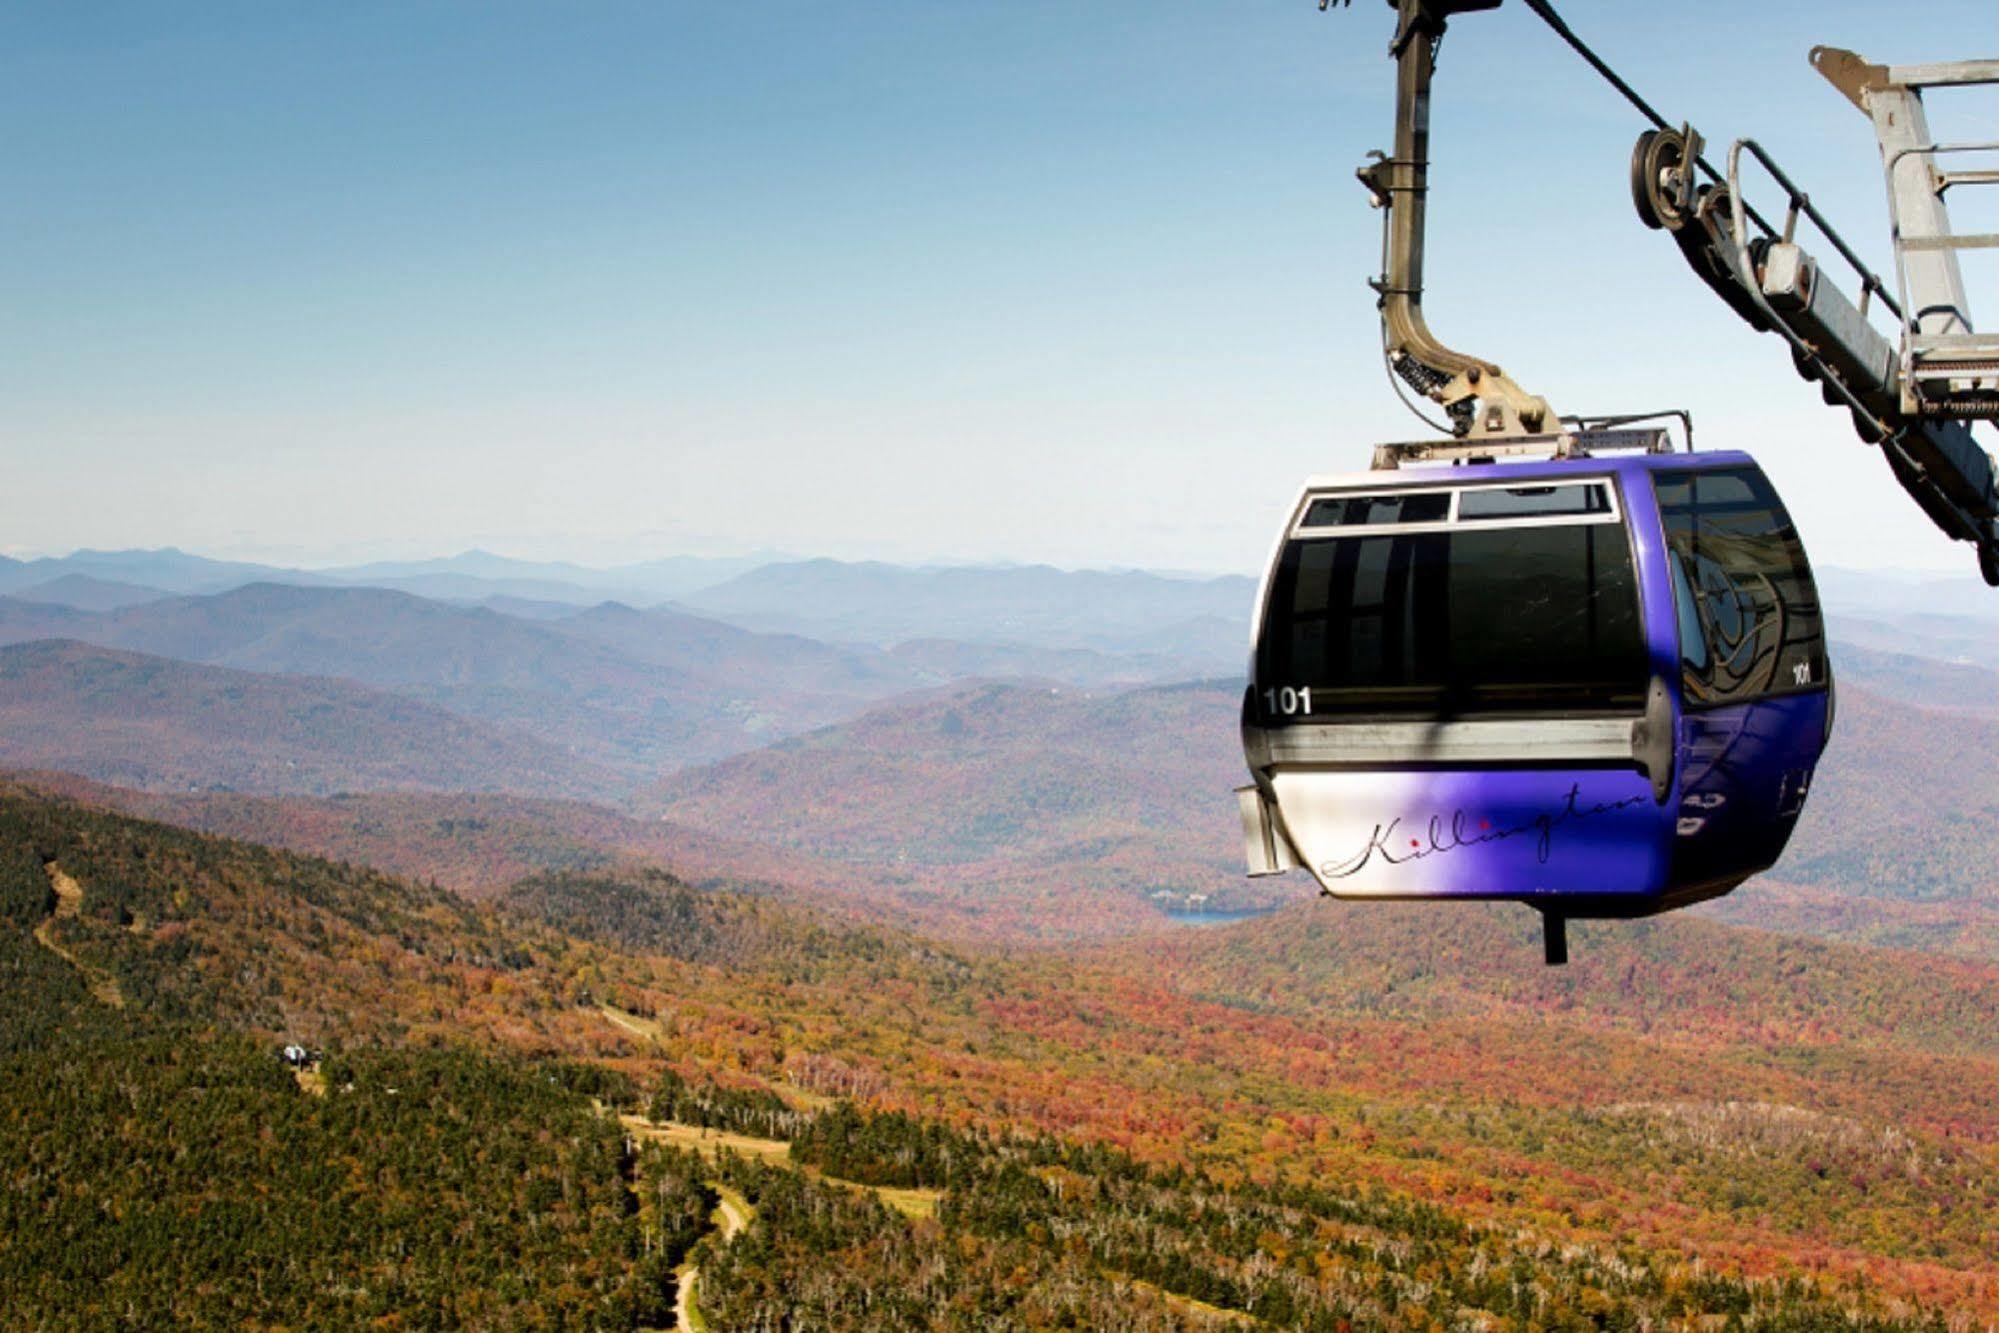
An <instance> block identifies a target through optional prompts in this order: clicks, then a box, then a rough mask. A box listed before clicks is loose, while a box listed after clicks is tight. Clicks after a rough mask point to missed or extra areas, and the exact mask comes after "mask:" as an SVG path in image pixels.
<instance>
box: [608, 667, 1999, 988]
mask: <svg viewBox="0 0 1999 1333" xmlns="http://www.w3.org/2000/svg"><path fill="white" fill-rule="evenodd" d="M1239 701H1240V691H1239V687H1237V686H1234V685H1232V684H1222V683H1219V682H1216V683H1210V684H1205V685H1193V686H1183V687H1174V688H1167V689H1143V690H1133V691H1129V692H1126V693H1122V694H1110V695H1098V694H1091V693H1087V692H1075V691H1064V692H1051V691H1049V690H1045V689H1042V690H1034V689H1027V688H1021V687H1011V686H991V687H987V688H984V689H981V690H979V691H977V692H975V693H971V694H963V695H957V696H952V697H947V698H937V699H930V700H923V701H918V702H913V703H912V702H896V703H891V704H888V705H885V706H884V707H882V708H879V709H876V710H874V711H872V712H870V713H868V714H865V715H863V716H862V717H860V718H857V719H855V720H854V721H851V722H847V723H843V724H840V725H838V726H835V727H832V728H829V729H826V730H823V731H819V732H813V733H810V734H808V735H804V736H799V737H795V738H792V739H791V740H788V741H785V742H782V743H780V744H778V745H774V746H771V747H767V748H765V749H763V750H758V751H754V752H751V753H748V754H743V755H738V756H734V757H732V758H730V759H728V760H724V761H721V762H719V763H716V764H712V765H708V766H705V767H701V768H696V769H690V770H685V771H683V772H680V773H676V774H674V775H672V776H670V777H669V778H667V779H666V780H664V781H663V782H662V783H660V784H659V785H658V786H656V787H655V788H654V789H652V791H651V792H649V793H647V794H646V795H645V796H644V797H642V798H640V799H639V801H638V805H639V808H640V809H642V810H645V811H647V812H649V813H653V814H658V815H661V816H664V817H666V818H668V819H670V820H672V821H674V822H676V823H682V824H687V825H691V826H693V827H696V828H703V829H708V830H710V831H711V832H717V833H724V832H726V833H727V834H729V835H730V836H735V837H742V838H749V839H754V840H762V841H767V842H770V843H773V844H775V845H777V846H781V847H784V848H787V849H789V850H792V851H796V852H799V853H802V854H805V855H808V856H811V857H815V858H823V859H832V860H839V861H845V862H847V863H849V864H852V865H856V866H864V867H868V868H871V869H873V870H875V871H877V872H879V873H881V874H883V875H893V876H896V877H898V878H906V879H909V880H911V881H920V882H922V883H923V884H924V885H925V886H926V888H927V889H928V890H929V891H930V892H931V893H934V894H935V895H938V900H939V901H947V902H948V901H956V902H958V903H961V904H963V905H964V906H965V908H966V909H967V910H974V909H975V908H982V910H985V911H994V910H998V909H1000V908H1001V907H1002V906H1004V907H1005V908H1006V909H1007V910H1009V911H1013V912H1018V913H1021V914H1024V916H1023V920H1032V921H1034V922H1035V923H1037V924H1036V926H1035V927H1033V928H1037V929H1042V930H1048V931H1052V932H1054V933H1057V934H1067V933H1075V932H1086V933H1087V932H1095V931H1103V930H1110V931H1118V930H1129V929H1132V928H1134V927H1135V926H1138V925H1140V924H1142V923H1143V922H1145V921H1147V920H1156V919H1157V914H1156V910H1155V909H1154V907H1153V905H1152V896H1153V895H1164V897H1162V898H1159V899H1157V900H1156V901H1159V902H1164V903H1167V904H1169V905H1179V904H1184V903H1185V901H1186V899H1187V898H1188V896H1189V895H1194V894H1202V895H1206V896H1207V904H1206V905H1207V906H1210V907H1253V906H1266V905H1270V904H1272V903H1275V902H1280V901H1286V900H1290V899H1295V898H1297V897H1301V896H1306V895H1309V894H1310V893H1311V892H1312V891H1313V890H1312V888H1311V886H1310V885H1309V884H1308V883H1307V882H1306V881H1304V879H1303V878H1302V876H1300V875H1298V874H1293V875H1289V876H1285V877H1283V878H1280V879H1276V880H1261V881H1248V880H1245V879H1244V878H1243V876H1242V871H1241V867H1240V865H1239V863H1238V862H1237V861H1236V856H1237V855H1238V839H1239V836H1240V834H1239V832H1238V829H1237V826H1236V816H1235V812H1234V809H1233V806H1232V804H1231V802H1230V800H1229V795H1228V793H1229V789H1230V788H1232V787H1234V786H1236V785H1237V784H1238V783H1239V782H1240V781H1241V780H1242V779H1241V777H1240V774H1241V763H1242V760H1241V754H1240V750H1239V748H1238V743H1237V740H1236V731H1235V721H1236V713H1237V709H1238V706H1239ZM1995 756H1999V722H1994V721H1987V720H1985V719H1983V718H1978V717H1970V716H1964V715H1961V714H1957V713H1952V712H1946V711H1939V710H1935V709H1924V708H1918V707H1913V706H1910V705H1908V704H1905V703H1899V702H1896V701H1893V700H1889V699H1884V698H1882V697H1880V696H1878V695H1875V694H1871V693H1870V692H1868V691H1867V690H1865V689H1862V688H1860V687H1859V686H1857V685H1855V684H1853V683H1852V682H1851V679H1850V677H1842V684H1841V693H1840V716H1839V721H1838V724H1837V730H1836V735H1835V738H1834V742H1833V745H1832V747H1831V749H1830V750H1829V752H1828V754H1827V756H1826V759H1825V761H1824V763H1823V765H1822V766H1821V769H1820V775H1819V778H1818V780H1817V781H1816V782H1815V783H1814V787H1813V794H1812V799H1811V802H1810V804H1809V805H1808V806H1807V808H1806V812H1805V816H1804V819H1803V820H1802V821H1801V823H1800V826H1799V829H1798V832H1797V835H1796V836H1795V838H1794V839H1793V841H1792V844H1791V849H1790V851H1789V852H1788V854H1787V855H1786V857H1785V858H1784V860H1783V861H1782V862H1781V863H1780V864H1779V865H1778V867H1777V868H1776V869H1775V870H1774V871H1773V872H1772V874H1771V876H1770V877H1769V878H1770V880H1772V881H1774V882H1776V883H1781V884H1784V885H1787V886H1790V888H1791V890H1792V892H1790V893H1788V894H1786V895H1772V896H1771V897H1769V898H1767V899H1763V898H1761V897H1760V896H1759V894H1760V885H1761V884H1762V883H1763V881H1760V880H1759V881H1753V882H1751V883H1750V884H1749V885H1746V886H1744V887H1743V888H1742V889H1739V890H1737V892H1736V893H1735V894H1734V895H1733V896H1732V897H1731V898H1730V899H1729V900H1728V901H1727V902H1726V903H1725V904H1723V905H1718V906H1717V907H1715V908H1713V909H1711V910H1713V911H1716V912H1720V913H1724V914H1726V916H1727V918H1728V919H1730V920H1736V921H1743V922H1748V923H1753V924H1760V925H1766V926H1770V927H1773V928H1785V929H1799V930H1805V931H1807V932H1811V931H1827V930H1830V931H1832V932H1833V933H1835V934H1840V935H1845V934H1846V931H1847V930H1848V929H1849V928H1850V929H1851V930H1852V931H1853V932H1854V933H1852V934H1851V935H1850V936H1847V937H1850V938H1854V939H1874V940H1878V941H1881V942H1892V943H1899V944H1908V945H1915V946H1920V947H1929V948H1942V949H1944V950H1951V951H1956V950H1962V951H1967V952H1972V953H1979V954H1983V955H1984V956H1988V957H1991V956H1995V955H1994V954H1992V953H1991V952H1990V949H1991V943H1992V941H1993V939H1994V935H1993V933H1992V925H1993V923H1994V918H1995V917H1999V872H1995V870H1994V869H1993V867H1994V865H1995V863H1999V818H1995V814H1994V812H1995V811H1999V758H1995ZM1800 890H1803V891H1814V892H1818V893H1829V894H1832V895H1835V896H1836V897H1837V898H1838V899H1840V900H1843V901H1846V902H1850V903H1859V902H1865V903H1868V904H1871V906H1870V907H1869V908H1868V909H1867V910H1866V911H1865V912H1862V913H1861V914H1860V915H1858V916H1854V917H1850V918H1846V919H1844V920H1842V918H1840V917H1838V916H1836V915H1829V914H1828V913H1826V912H1825V911H1823V910H1818V909H1813V908H1810V907H1807V906H1804V905H1802V904H1801V903H1800V901H1799V899H1798V898H1797V896H1796V891H1800ZM1943 900H1949V901H1950V902H1953V903H1963V904H1965V909H1964V911H1963V912H1962V913H1961V914H1960V916H1959V920H1960V921H1961V923H1962V930H1961V931H1960V930H1948V929H1943V928H1942V926H1943V924H1944V923H1941V922H1939V921H1938V920H1937V915H1938V914H1937V913H1935V912H1925V911H1920V910H1910V911H1907V912H1903V911H1902V910H1901V909H1900V908H1899V907H1898V904H1916V903H1923V902H1940V901H1943ZM1897 922H1901V923H1902V924H1903V925H1905V926H1906V933H1898V931H1899V930H1900V927H1898V926H1897V925H1896V923H1897Z"/></svg>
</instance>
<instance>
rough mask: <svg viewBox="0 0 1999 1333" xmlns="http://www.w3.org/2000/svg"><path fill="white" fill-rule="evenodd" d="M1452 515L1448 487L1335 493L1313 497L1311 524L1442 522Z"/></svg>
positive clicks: (1308, 515) (1309, 511) (1308, 519)
mask: <svg viewBox="0 0 1999 1333" xmlns="http://www.w3.org/2000/svg"><path fill="white" fill-rule="evenodd" d="M1450 516H1451V497H1450V493H1449V492H1448V491H1419V492H1416V493H1415V494H1410V493H1408V492H1406V491H1405V492H1400V493H1394V494H1389V495H1334V496H1329V497H1327V498H1326V499H1323V500H1314V501H1312V504H1311V507H1310V508H1308V509H1307V510H1306V511H1305V526H1306V527H1308V528H1351V527H1362V526H1372V525H1375V524H1386V523H1442V522H1443V521H1444V520H1445V519H1447V518H1449V517H1450Z"/></svg>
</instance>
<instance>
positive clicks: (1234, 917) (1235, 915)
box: [1166, 907, 1277, 926]
mask: <svg viewBox="0 0 1999 1333" xmlns="http://www.w3.org/2000/svg"><path fill="white" fill-rule="evenodd" d="M1276 910H1277V909H1276V908H1274V907H1250V908H1244V909H1242V910H1239V911H1234V912H1210V911H1207V910H1205V909H1201V910H1194V911H1175V910H1173V909H1172V908H1170V907H1169V908H1167V909H1166V919H1167V920H1168V921H1171V922H1172V923H1173V924H1174V925H1176V926H1226V925H1228V924H1229V923H1230V922H1232V921H1248V920H1249V919H1250V918H1252V917H1259V916H1269V915H1270V914H1271V913H1272V912H1274V911H1276Z"/></svg>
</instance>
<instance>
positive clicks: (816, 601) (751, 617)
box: [680, 560, 1256, 674]
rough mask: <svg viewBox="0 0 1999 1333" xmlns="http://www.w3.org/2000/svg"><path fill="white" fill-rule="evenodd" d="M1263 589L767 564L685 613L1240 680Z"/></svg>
mask: <svg viewBox="0 0 1999 1333" xmlns="http://www.w3.org/2000/svg"><path fill="white" fill-rule="evenodd" d="M1255 596H1256V582H1255V580H1253V579H1248V578H1243V577H1239V576H1227V577H1222V578H1212V579H1188V578H1169V577H1166V576H1164V575H1159V574H1148V573H1142V572H1138V571H1103V570H1086V571H1079V572H1072V571H1065V570H1059V569H1053V568H1050V567H1049V566H1046V565H1028V566H1019V567H1009V568H933V569H912V568H909V567H906V566H901V565H884V564H873V563H864V564H848V563H843V562H841V561H837V560H808V561H802V562H797V563H792V564H781V565H765V566H764V567H762V568H760V569H755V570H751V571H750V572H749V573H746V574H743V575H740V576H739V577H737V578H734V579H731V580H729V581H728V582H727V583H721V584H717V585H715V586H713V587H710V588H705V589H703V590H701V591H699V592H694V593H690V594H688V595H687V596H685V597H683V598H681V599H680V600H681V602H682V603H683V604H684V605H686V606H688V607H691V608H693V609H694V610H696V611H699V612H701V613H703V614H706V615H714V616H720V617H722V618H724V619H727V620H731V621H734V622H735V623H737V624H740V625H747V626H750V627H752V628H756V629H766V630H788V631H791V632H793V633H798V634H809V635H812V636H813V637H815V638H821V639H845V640H857V641H861V642H867V643H880V644H893V643H900V642H902V641H904V640H907V639H918V638H945V639H959V640H964V641H966V642H970V643H1027V644H1034V645H1037V646H1041V647H1049V648H1081V649H1089V650H1092V651H1097V652H1118V653H1153V654H1159V655H1162V656H1167V657H1172V658H1174V659H1177V660H1179V661H1180V662H1181V663H1183V665H1185V666H1187V667H1190V668H1193V669H1194V670H1196V671H1197V672H1200V673H1202V674H1216V673H1220V672H1235V671H1240V670H1241V669H1242V664H1243V660H1244V659H1245V657H1246V656H1247V654H1248V651H1249V639H1248V636H1249V616H1250V607H1251V603H1252V602H1253V601H1254V600H1255Z"/></svg>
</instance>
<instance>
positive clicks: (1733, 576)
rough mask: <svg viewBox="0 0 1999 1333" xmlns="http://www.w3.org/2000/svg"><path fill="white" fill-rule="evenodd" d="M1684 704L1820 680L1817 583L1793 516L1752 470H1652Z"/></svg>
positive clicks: (1730, 699) (1814, 684) (1735, 699)
mask: <svg viewBox="0 0 1999 1333" xmlns="http://www.w3.org/2000/svg"><path fill="white" fill-rule="evenodd" d="M1655 486H1656V489H1657V491H1658V495H1659V513H1660V517H1661V518H1663V519H1664V521H1665V525H1666V545H1667V548H1668V550H1669V552H1670V554H1671V558H1672V560H1673V563H1674V569H1673V600H1674V603H1675V606H1676V609H1677V611H1678V618H1679V623H1680V658H1681V661H1680V675H1681V680H1682V688H1683V689H1684V691H1685V694H1686V701H1687V703H1688V705H1689V706H1691V707H1696V708H1698V707H1701V706H1703V705H1715V704H1729V703H1740V702H1743V701H1744V700H1748V699H1755V698H1760V697H1762V696H1764V695H1768V694H1782V693H1787V692H1789V691H1794V690H1802V689H1815V688H1820V687H1823V686H1824V685H1825V683H1826V665H1825V627H1824V624H1823V622H1822V621H1821V619H1820V616H1819V599H1818V590H1817V589H1816V588H1815V587H1814V586H1813V584H1812V571H1811V566H1810V565H1809V564H1807V563H1806V561H1805V548H1804V546H1803V544H1802V543H1800V542H1799V540H1798V534H1797V531H1796V529H1794V528H1793V527H1792V526H1791V517H1790V515H1789V514H1787V513H1786V512H1785V511H1784V504H1783V502H1782V501H1781V500H1779V499H1778V498H1777V492H1776V490H1775V489H1774V488H1773V487H1772V486H1771V485H1770V483H1769V481H1768V479H1766V478H1765V477H1764V476H1763V474H1762V472H1760V471H1759V470H1757V469H1756V468H1753V467H1750V468H1727V469H1722V470H1717V471H1713V472H1688V473H1681V474H1679V475H1662V476H1659V477H1658V478H1656V480H1655Z"/></svg>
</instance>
